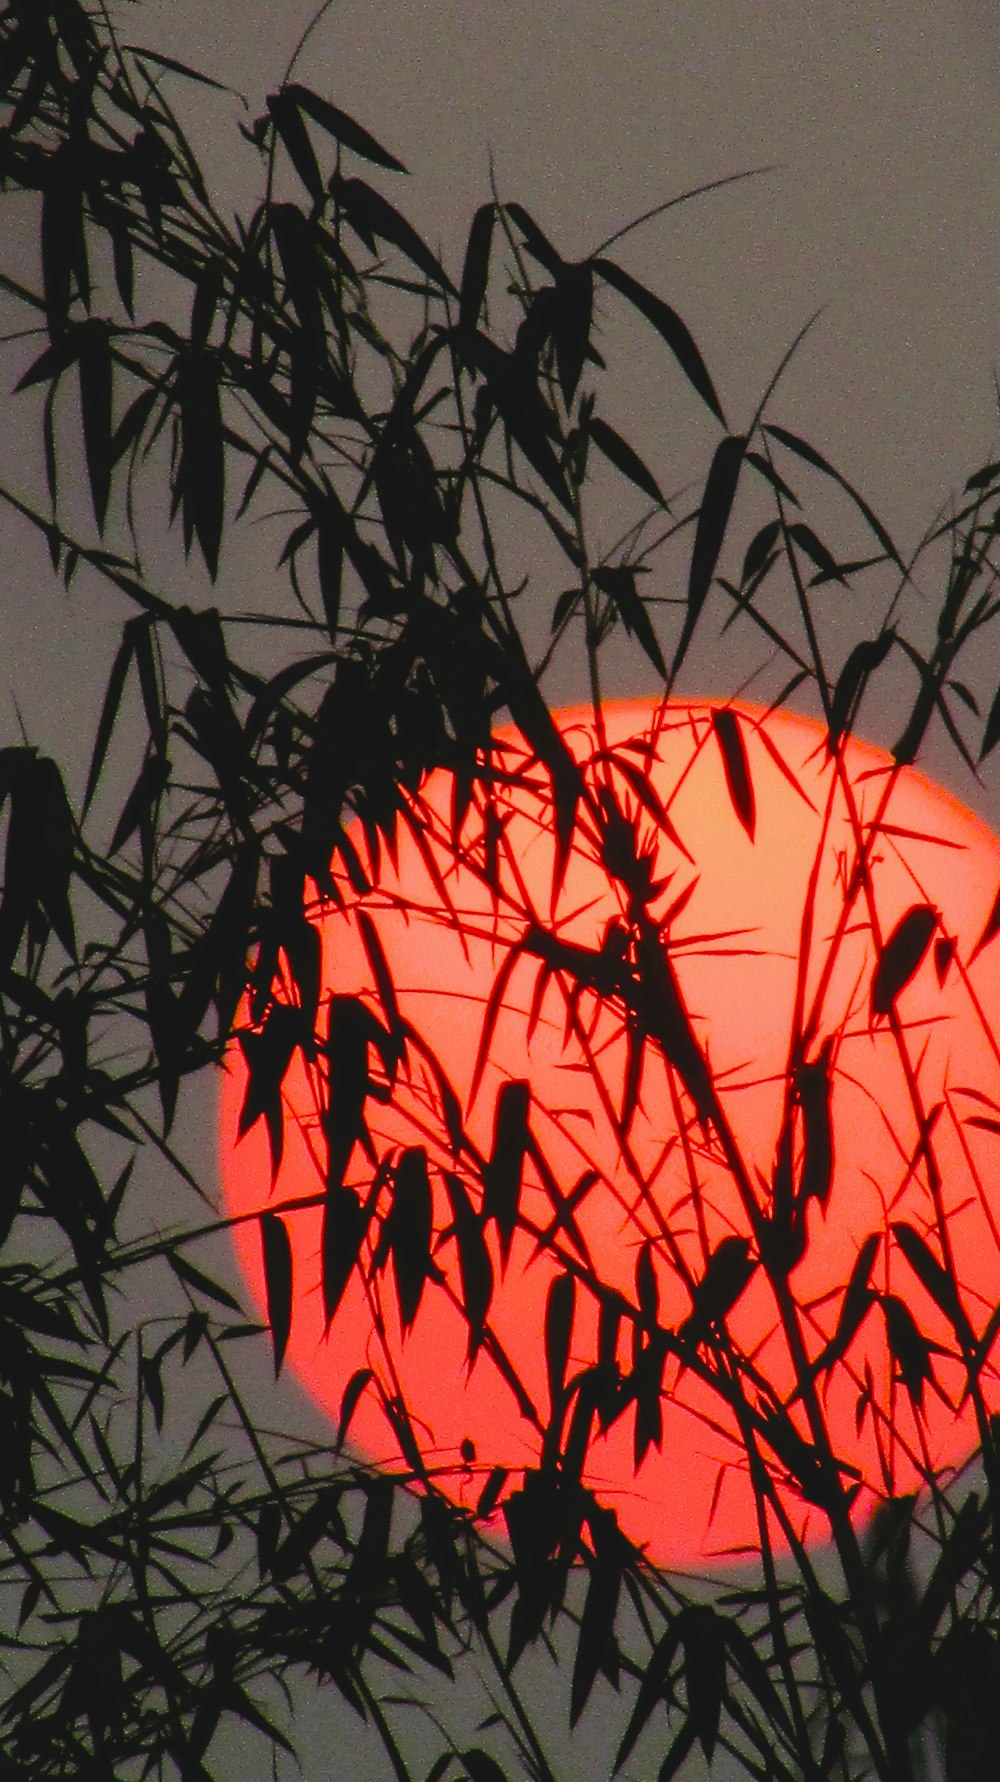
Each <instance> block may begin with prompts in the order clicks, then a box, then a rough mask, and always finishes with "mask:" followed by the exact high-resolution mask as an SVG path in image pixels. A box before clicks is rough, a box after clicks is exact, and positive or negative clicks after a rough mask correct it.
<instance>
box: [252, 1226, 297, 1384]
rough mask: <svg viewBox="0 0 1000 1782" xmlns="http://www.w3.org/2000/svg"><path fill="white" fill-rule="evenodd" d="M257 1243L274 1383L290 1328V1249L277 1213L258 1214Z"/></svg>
mask: <svg viewBox="0 0 1000 1782" xmlns="http://www.w3.org/2000/svg"><path fill="white" fill-rule="evenodd" d="M260 1241H261V1248H262V1250H263V1253H264V1289H265V1294H266V1298H267V1320H268V1323H269V1324H270V1326H271V1342H272V1345H273V1348H274V1377H275V1379H277V1377H278V1375H279V1374H280V1372H281V1363H282V1361H283V1360H284V1357H285V1350H286V1348H287V1347H288V1333H289V1331H290V1329H291V1325H292V1245H291V1240H290V1238H289V1236H288V1228H287V1226H286V1224H285V1221H284V1220H283V1219H282V1218H280V1217H279V1215H278V1214H277V1213H261V1215H260Z"/></svg>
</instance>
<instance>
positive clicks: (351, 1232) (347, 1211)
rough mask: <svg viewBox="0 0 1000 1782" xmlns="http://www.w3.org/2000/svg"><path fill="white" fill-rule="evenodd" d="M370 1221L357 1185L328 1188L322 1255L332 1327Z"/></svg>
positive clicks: (325, 1299) (327, 1312) (327, 1317)
mask: <svg viewBox="0 0 1000 1782" xmlns="http://www.w3.org/2000/svg"><path fill="white" fill-rule="evenodd" d="M369 1222H370V1213H369V1210H368V1208H367V1207H365V1206H364V1205H363V1204H362V1202H361V1200H360V1199H359V1198H358V1196H357V1194H355V1192H354V1190H353V1188H344V1187H341V1186H337V1185H334V1186H333V1187H330V1188H328V1189H327V1192H326V1199H325V1202H324V1205H323V1232H322V1238H321V1251H320V1254H321V1268H322V1281H323V1317H324V1319H325V1321H326V1325H327V1328H328V1329H329V1326H330V1324H331V1322H332V1320H333V1318H334V1316H335V1314H336V1311H337V1307H338V1306H339V1305H340V1302H341V1300H342V1299H343V1297H344V1293H345V1292H346V1289H347V1283H348V1282H349V1280H350V1278H351V1276H352V1275H353V1273H354V1270H355V1269H356V1268H357V1266H358V1263H359V1261H360V1258H361V1247H362V1244H363V1243H364V1240H365V1236H366V1234H367V1231H368V1226H369Z"/></svg>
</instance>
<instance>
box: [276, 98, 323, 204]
mask: <svg viewBox="0 0 1000 1782" xmlns="http://www.w3.org/2000/svg"><path fill="white" fill-rule="evenodd" d="M266 103H267V109H268V112H269V113H270V116H271V117H272V118H273V120H274V126H275V129H276V130H277V132H278V135H279V136H280V137H281V140H282V143H283V144H284V147H285V149H286V151H287V154H288V158H289V160H290V161H291V163H292V166H293V167H294V168H295V171H296V173H297V174H298V176H299V178H300V180H301V181H302V184H303V185H304V186H305V188H306V191H307V192H308V193H309V196H310V198H311V199H312V200H313V202H314V203H315V204H322V202H323V175H322V173H321V172H320V169H319V162H318V161H317V159H316V151H315V149H314V148H313V145H312V143H311V142H310V140H309V132H308V130H307V129H306V127H305V124H304V123H303V121H302V116H301V113H300V112H299V109H298V106H297V105H296V102H295V97H294V93H293V91H290V90H289V88H288V87H283V88H282V89H281V91H280V92H279V93H269V94H268V96H267V101H266Z"/></svg>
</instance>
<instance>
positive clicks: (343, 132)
mask: <svg viewBox="0 0 1000 1782" xmlns="http://www.w3.org/2000/svg"><path fill="white" fill-rule="evenodd" d="M282 90H283V91H284V93H285V94H286V95H287V97H288V98H289V99H291V100H292V102H293V103H294V104H295V105H296V106H297V107H298V109H299V110H300V111H304V112H305V113H306V115H307V116H308V117H311V118H312V120H313V122H314V123H316V124H319V126H320V128H321V129H323V130H325V131H326V132H327V134H328V135H329V136H332V137H334V139H335V140H336V141H337V142H339V143H340V144H341V146H342V147H343V148H346V149H351V150H352V152H353V153H354V154H356V155H360V156H361V157H362V159H363V160H365V161H372V162H374V163H375V165H376V166H378V167H384V168H386V170H387V171H388V172H389V173H405V172H406V168H405V167H404V166H403V163H402V161H397V159H396V157H395V155H392V154H390V153H389V150H388V149H387V148H383V147H382V144H381V143H380V142H377V141H376V139H375V137H374V136H372V135H370V134H369V132H368V131H367V130H366V129H365V128H364V126H363V125H361V124H359V123H357V122H356V121H355V120H354V118H352V117H349V116H348V114H347V112H346V111H341V110H340V109H339V107H338V106H336V105H331V104H330V101H329V100H328V99H323V98H321V97H320V95H319V94H318V93H313V92H311V91H310V90H309V88H308V87H302V86H299V85H298V83H297V82H290V83H289V84H288V85H287V86H285V87H284V88H283V89H282Z"/></svg>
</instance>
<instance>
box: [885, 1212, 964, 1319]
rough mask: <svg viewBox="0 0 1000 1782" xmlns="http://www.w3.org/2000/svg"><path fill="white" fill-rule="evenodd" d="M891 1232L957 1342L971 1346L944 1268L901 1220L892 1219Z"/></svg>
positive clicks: (950, 1282)
mask: <svg viewBox="0 0 1000 1782" xmlns="http://www.w3.org/2000/svg"><path fill="white" fill-rule="evenodd" d="M892 1232H893V1236H894V1237H895V1239H896V1242H897V1244H898V1245H899V1247H900V1249H901V1250H902V1252H903V1255H904V1256H905V1257H906V1260H907V1262H908V1263H909V1265H910V1267H911V1268H912V1270H913V1272H914V1274H915V1275H916V1277H917V1279H918V1281H920V1283H921V1284H922V1286H924V1287H925V1288H926V1289H927V1292H928V1293H929V1294H930V1296H931V1298H932V1300H933V1301H934V1303H935V1305H936V1306H938V1307H939V1309H940V1310H941V1311H942V1312H943V1313H944V1315H945V1317H946V1318H947V1319H948V1320H949V1322H950V1324H951V1326H952V1328H953V1330H954V1332H955V1335H956V1336H957V1337H958V1340H959V1342H960V1343H962V1344H963V1345H964V1347H966V1348H968V1349H972V1348H974V1346H975V1336H974V1334H973V1331H972V1327H971V1325H970V1323H969V1320H968V1318H967V1317H966V1315H965V1311H964V1309H963V1307H962V1303H961V1300H960V1299H959V1297H958V1287H957V1285H956V1283H955V1281H954V1280H953V1278H952V1276H951V1275H950V1273H949V1272H948V1270H947V1269H946V1268H945V1267H944V1266H943V1265H942V1264H941V1263H940V1262H939V1261H938V1259H937V1257H936V1256H935V1255H934V1252H933V1251H932V1250H931V1248H930V1246H929V1245H928V1243H927V1241H926V1239H925V1238H922V1237H921V1235H920V1233H919V1231H916V1230H915V1229H914V1227H913V1226H912V1225H909V1224H908V1223H907V1222H906V1221H905V1220H899V1221H894V1222H893V1226H892Z"/></svg>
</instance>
